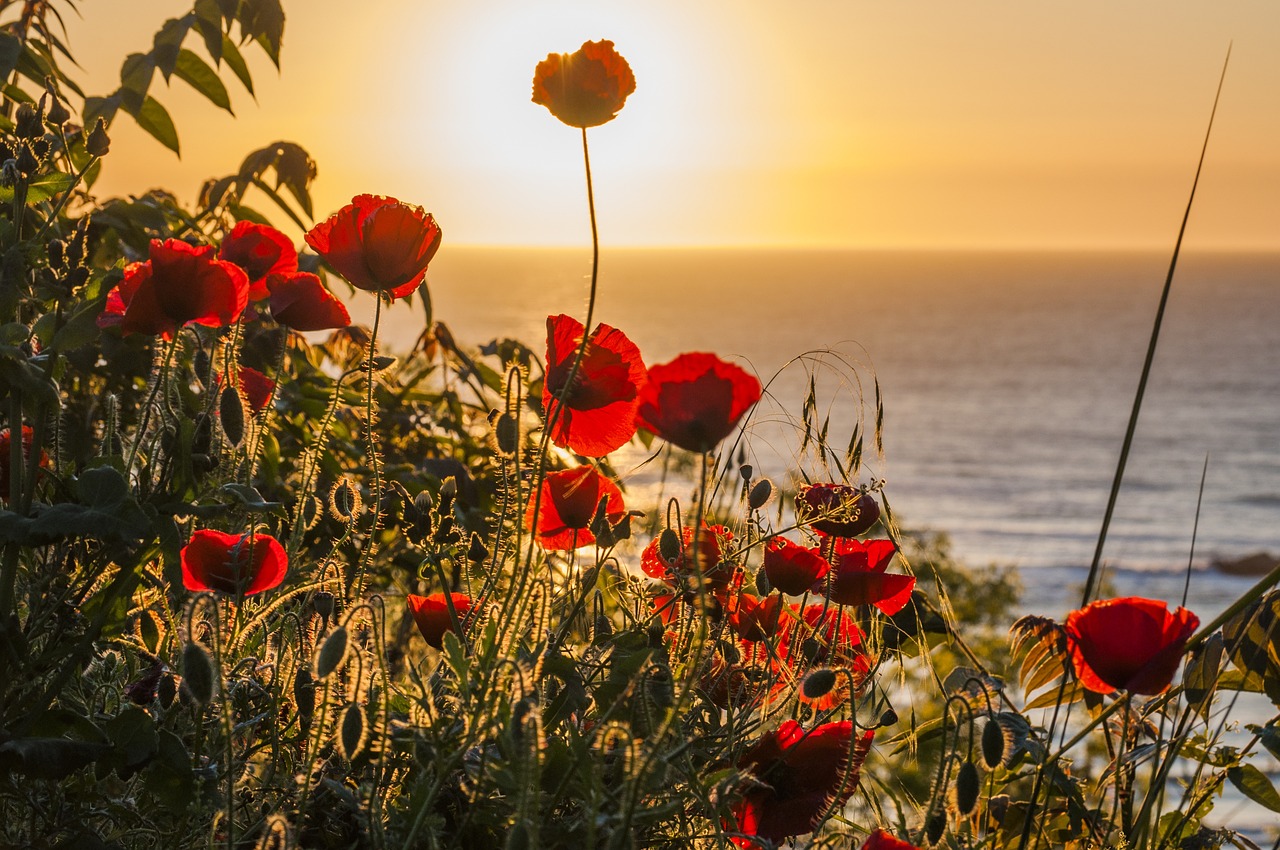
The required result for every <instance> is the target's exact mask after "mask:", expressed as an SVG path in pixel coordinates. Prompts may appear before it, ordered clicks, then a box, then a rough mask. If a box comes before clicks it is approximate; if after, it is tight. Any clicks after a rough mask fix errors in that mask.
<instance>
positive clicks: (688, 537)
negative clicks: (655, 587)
mask: <svg viewBox="0 0 1280 850" xmlns="http://www.w3.org/2000/svg"><path fill="white" fill-rule="evenodd" d="M681 537H682V538H683V539H682V541H681V547H680V552H679V553H678V554H677V555H676V556H675V558H674V559H673V560H670V561H668V560H667V559H666V558H664V557H662V542H661V541H662V538H661V536H659V537H655V538H654V539H653V540H651V541H649V545H648V546H645V547H644V550H643V551H641V553H640V569H641V570H642V571H643V572H644V574H645V575H647V576H649V577H650V578H656V579H661V580H662V581H665V582H666V583H667V584H670V585H676V584H679V583H680V581H681V580H682V579H684V578H685V577H686V576H688V575H690V574H692V573H693V570H694V554H693V526H691V525H686V526H685V527H684V529H683V530H682V532H681ZM732 542H733V532H731V531H729V529H727V528H725V527H724V526H723V525H707V524H706V523H703V524H702V533H701V534H700V535H698V554H697V564H698V572H699V573H701V574H702V576H703V577H704V578H705V579H706V580H707V583H708V584H709V585H710V588H711V589H712V590H715V589H716V588H718V587H728V586H729V581H730V579H732V577H733V574H734V572H735V568H734V567H733V565H731V564H725V563H722V558H723V557H724V550H725V548H726V547H727V546H728V545H729V544H730V543H732Z"/></svg>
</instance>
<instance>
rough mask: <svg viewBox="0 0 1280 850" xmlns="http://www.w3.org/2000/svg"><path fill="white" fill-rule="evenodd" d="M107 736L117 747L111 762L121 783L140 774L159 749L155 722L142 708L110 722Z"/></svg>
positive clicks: (118, 715)
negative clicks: (141, 769)
mask: <svg viewBox="0 0 1280 850" xmlns="http://www.w3.org/2000/svg"><path fill="white" fill-rule="evenodd" d="M106 732H107V735H108V736H109V737H110V738H111V742H112V743H113V744H114V745H115V747H114V750H115V751H114V752H113V753H112V755H111V758H110V759H109V760H108V762H109V763H110V766H111V767H112V768H114V769H115V771H116V773H118V774H119V775H120V778H121V779H128V778H129V777H131V776H133V774H135V773H137V772H138V770H139V769H140V768H142V767H143V766H144V765H146V763H147V762H149V761H151V759H152V758H153V757H154V756H155V754H156V751H157V750H158V748H159V742H158V741H157V739H156V725H155V721H154V720H152V718H151V715H150V714H147V712H145V711H143V710H142V709H140V708H133V707H132V706H131V707H129V708H126V709H125V710H124V711H122V712H120V713H119V714H117V715H116V716H115V717H113V718H111V719H110V720H108V721H107V723H106Z"/></svg>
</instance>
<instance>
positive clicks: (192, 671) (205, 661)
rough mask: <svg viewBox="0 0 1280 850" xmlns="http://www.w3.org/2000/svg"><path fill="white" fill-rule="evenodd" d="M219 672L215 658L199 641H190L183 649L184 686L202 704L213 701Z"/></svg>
mask: <svg viewBox="0 0 1280 850" xmlns="http://www.w3.org/2000/svg"><path fill="white" fill-rule="evenodd" d="M216 683H217V674H216V671H215V670H214V666H213V659H212V658H210V657H209V653H208V652H206V651H205V648H204V647H203V646H201V645H200V644H198V643H189V644H187V645H186V647H184V648H183V650H182V687H183V689H184V690H185V691H186V692H187V693H188V694H189V695H190V696H191V698H192V699H193V700H195V701H196V702H197V703H199V704H200V705H208V704H209V703H211V702H213V695H214V693H215V692H216V690H217V684H216Z"/></svg>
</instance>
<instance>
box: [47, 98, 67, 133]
mask: <svg viewBox="0 0 1280 850" xmlns="http://www.w3.org/2000/svg"><path fill="white" fill-rule="evenodd" d="M45 120H46V121H48V122H49V123H50V124H53V125H54V126H57V125H60V124H65V123H66V122H68V121H70V120H71V110H69V109H67V107H66V106H64V105H63V103H62V101H61V100H59V99H58V98H57V97H56V96H55V97H54V98H53V102H52V103H51V104H50V105H49V112H48V114H47V115H45Z"/></svg>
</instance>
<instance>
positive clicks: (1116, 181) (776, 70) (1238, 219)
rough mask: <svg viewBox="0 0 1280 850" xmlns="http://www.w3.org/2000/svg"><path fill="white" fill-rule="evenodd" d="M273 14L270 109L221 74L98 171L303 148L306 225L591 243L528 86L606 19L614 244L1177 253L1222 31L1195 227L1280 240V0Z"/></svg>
mask: <svg viewBox="0 0 1280 850" xmlns="http://www.w3.org/2000/svg"><path fill="white" fill-rule="evenodd" d="M119 5H120V4H119V3H116V4H112V3H105V2H102V3H90V4H85V5H84V7H83V13H84V18H83V20H82V21H74V20H72V21H70V22H69V23H70V26H71V37H72V44H73V51H74V52H75V53H76V55H77V57H78V58H80V59H81V61H82V64H84V65H85V66H86V68H88V69H89V70H90V71H91V72H92V73H93V74H94V76H95V78H96V79H98V80H100V81H101V85H99V86H97V87H94V88H95V91H98V92H102V91H107V90H109V89H110V88H111V87H112V86H113V83H114V80H115V78H116V76H117V72H118V68H119V63H120V61H121V60H122V59H123V57H124V55H125V54H127V53H129V52H131V51H132V50H136V49H141V48H143V47H145V46H146V45H147V44H149V41H150V37H151V34H152V33H153V32H154V30H155V29H156V28H157V27H158V25H159V23H160V22H161V21H162V20H163V19H164V18H165V17H168V16H173V15H177V14H181V13H182V12H184V11H185V10H186V9H187V8H189V3H187V2H181V1H180V0H129V4H128V5H129V7H130V15H128V16H127V18H126V17H125V16H121V15H120V14H119V12H118V8H113V7H118V6H119ZM285 6H286V13H287V14H288V23H287V27H286V32H285V45H284V51H283V57H282V71H281V72H280V73H279V75H277V74H276V72H275V70H274V69H273V68H271V67H270V66H269V65H267V64H266V63H265V62H264V61H260V60H259V61H256V62H255V63H254V71H255V79H256V80H257V81H258V84H259V85H258V98H257V103H255V102H254V100H253V99H252V98H250V97H249V96H248V95H247V93H246V92H244V91H242V90H240V89H239V88H238V84H236V83H234V82H230V83H229V84H228V87H229V89H230V90H231V92H232V99H233V106H234V107H235V109H236V112H237V115H238V116H239V117H238V118H237V119H233V118H231V117H230V116H228V115H226V114H225V113H221V112H219V111H218V110H216V109H214V108H213V107H211V106H209V105H208V104H206V103H203V102H201V101H200V100H199V98H198V96H196V95H194V94H193V93H191V92H189V91H186V90H184V86H183V84H181V83H175V84H174V85H173V86H172V90H171V91H170V92H168V93H166V92H164V91H163V89H162V90H161V91H159V92H157V95H158V96H159V97H160V99H161V100H162V101H163V102H164V103H165V104H166V106H168V107H169V108H170V110H171V112H172V113H173V115H174V118H175V121H176V122H177V124H178V128H179V132H180V134H181V137H182V144H183V159H182V160H181V161H178V160H176V159H175V158H174V157H173V156H172V155H171V154H169V153H168V152H166V151H164V150H163V149H161V148H160V147H159V146H158V145H156V144H155V143H154V142H152V141H150V140H149V139H148V138H146V137H144V136H143V135H142V134H141V133H139V132H138V131H137V130H136V129H135V128H133V127H132V126H131V125H130V124H129V121H128V119H127V118H126V119H123V120H121V121H119V122H118V123H117V125H116V126H115V127H114V128H113V136H114V137H115V138H116V140H117V142H118V144H117V145H116V150H117V151H119V152H120V154H119V155H113V156H112V159H111V160H110V161H109V162H108V167H107V171H106V173H105V176H104V179H103V181H102V182H101V183H100V184H99V190H100V191H101V192H104V193H127V192H138V191H142V190H145V189H147V188H150V187H152V186H165V187H168V188H171V189H173V190H174V191H176V192H177V193H178V194H179V195H180V196H181V197H183V198H186V199H189V198H191V197H193V196H194V194H195V192H196V190H197V188H198V186H199V184H200V182H201V180H203V179H204V178H205V177H207V176H210V175H214V174H225V173H228V172H230V171H231V170H232V169H234V168H235V167H236V165H237V164H238V163H239V160H240V158H241V157H242V156H243V154H244V153H246V152H248V151H249V150H251V149H252V148H254V147H258V146H261V145H263V144H266V143H268V142H271V141H274V140H276V139H288V140H293V141H297V142H299V143H301V144H302V145H303V146H304V147H306V148H307V149H308V150H309V151H311V153H312V154H313V155H314V156H315V157H316V158H317V159H318V161H319V164H320V176H319V180H318V182H317V183H316V186H315V193H316V197H317V202H318V208H317V214H318V215H321V216H323V215H325V214H327V213H328V212H329V211H331V210H333V209H337V208H338V207H339V206H341V205H342V204H343V203H345V202H346V201H347V200H348V199H350V198H351V197H352V196H353V195H355V194H359V193H362V192H375V193H388V194H394V195H395V196H396V197H400V198H403V199H405V200H407V201H411V202H413V203H418V204H422V205H423V206H425V207H426V208H427V209H429V210H431V211H432V212H434V213H435V214H436V216H437V217H438V218H439V219H440V221H441V223H442V224H443V226H444V228H445V230H446V233H447V239H448V240H449V241H451V242H453V243H455V244H457V243H506V244H583V243H584V242H585V241H586V239H587V232H586V217H585V209H584V207H585V204H584V194H585V190H584V187H583V181H582V173H581V172H582V163H581V157H582V152H581V148H580V145H579V142H578V137H577V133H576V131H574V130H573V129H571V128H567V127H565V126H563V125H561V124H560V123H559V122H557V121H555V120H554V119H553V118H552V117H551V116H549V115H548V114H547V113H546V111H545V110H544V109H542V108H541V107H539V106H536V105H534V104H533V103H531V102H530V91H531V81H532V75H533V69H534V67H535V66H536V64H537V63H538V61H540V60H541V59H543V58H545V56H546V55H547V53H549V52H568V51H572V50H575V49H577V47H578V46H579V45H581V44H582V42H583V41H586V40H595V39H602V38H607V39H611V40H612V41H614V42H615V44H616V45H617V49H618V51H619V52H620V53H621V54H622V55H623V56H625V57H626V58H627V60H628V61H629V62H630V64H631V66H632V68H633V69H634V71H635V76H636V81H637V88H636V92H635V94H634V95H632V96H631V97H630V98H629V99H628V101H627V105H626V107H625V109H624V110H623V111H622V112H621V113H620V114H619V116H618V117H617V118H616V119H615V120H613V121H611V122H609V123H608V124H606V125H604V126H601V127H597V128H593V129H592V130H590V131H589V137H590V143H591V155H592V166H593V171H594V174H595V177H596V189H597V202H598V205H599V215H600V226H601V237H602V239H603V241H604V242H605V243H606V244H612V245H637V244H684V245H690V244H728V245H733V244H738V245H741V244H770V245H810V246H872V247H877V246H878V247H900V246H935V247H1029V246H1040V245H1043V246H1055V247H1076V246H1079V247H1139V246H1141V247H1146V246H1150V247H1164V246H1167V245H1168V244H1170V242H1171V240H1172V238H1173V234H1174V232H1175V231H1176V226H1177V221H1178V218H1179V216H1180V215H1181V207H1182V205H1183V204H1184V203H1185V196H1186V192H1187V190H1188V188H1189V186H1190V180H1191V174H1192V171H1193V169H1194V165H1195V157H1196V154H1197V153H1198V149H1199V144H1200V140H1201V136H1202V134H1203V129H1204V124H1205V121H1206V119H1207V117H1208V111H1209V106H1210V104H1211V102H1212V97H1213V89H1214V86H1215V84H1216V82H1217V75H1218V71H1219V68H1220V65H1221V62H1222V58H1223V55H1224V54H1225V52H1226V47H1227V44H1228V42H1229V41H1231V40H1232V39H1234V50H1233V55H1232V66H1231V69H1230V72H1229V74H1228V78H1227V84H1226V89H1225V92H1224V98H1223V103H1222V107H1221V109H1220V111H1219V119H1218V120H1219V123H1218V126H1217V128H1216V129H1215V137H1214V140H1213V142H1212V144H1211V146H1210V151H1209V158H1208V160H1207V162H1206V170H1205V175H1204V178H1203V181H1202V184H1201V195H1200V197H1199V199H1198V201H1197V209H1196V212H1195V215H1194V217H1193V220H1192V226H1191V229H1190V231H1189V233H1188V244H1189V245H1200V246H1204V247H1253V248H1258V247H1262V248H1266V247H1271V248H1275V247H1280V110H1277V109H1276V108H1275V106H1276V103H1277V91H1276V85H1277V82H1276V81H1278V80H1280V6H1277V5H1275V4H1267V3H1262V2H1244V3H1237V4H1231V5H1230V6H1221V5H1214V6H1212V7H1211V6H1209V5H1207V4H1197V3H1192V2H1189V0H1187V1H1186V2H1173V3H1169V4H1164V5H1162V6H1161V7H1160V10H1159V14H1156V13H1155V11H1154V10H1152V9H1150V8H1145V7H1143V6H1142V4H1121V5H1117V4H1114V3H1109V2H1103V0H1087V2H1081V3H1075V4H1072V6H1071V7H1070V9H1069V10H1068V9H1065V8H1063V9H1060V8H1054V7H1046V6H1043V5H1041V4H1021V5H1019V4H1008V3H995V2H991V0H979V1H978V2H974V3H966V4H954V3H948V2H944V0H932V2H927V3H924V4H868V3H837V2H827V1H826V0H818V1H817V2H813V3H807V4H802V5H799V6H779V5H778V4H772V3H765V2H762V0H742V2H737V3H728V2H720V1H719V0H716V2H710V3H705V4H696V5H695V4H684V3H679V2H676V0H653V2H649V3H644V4H622V3H600V2H595V1H594V0H551V2H540V3H537V4H531V3H518V2H515V0H503V2H498V0H477V2H472V3H466V4H458V3H455V4H443V3H421V2H417V1H416V0H414V1H413V2H410V0H381V2H375V3H370V4H366V5H365V6H362V7H360V9H361V11H360V12H356V11H355V8H356V7H353V6H352V5H351V4H349V3H344V2H341V0H306V2H299V0H294V2H289V0H286V4H285ZM104 33H105V34H108V35H102V34H104ZM90 34H93V35H94V36H100V35H101V37H99V38H97V40H96V42H93V43H91V42H90ZM253 58H254V59H255V60H256V59H258V57H257V56H256V52H255V55H254V56H253ZM126 156H131V157H132V159H131V160H126V159H125V157H126Z"/></svg>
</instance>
